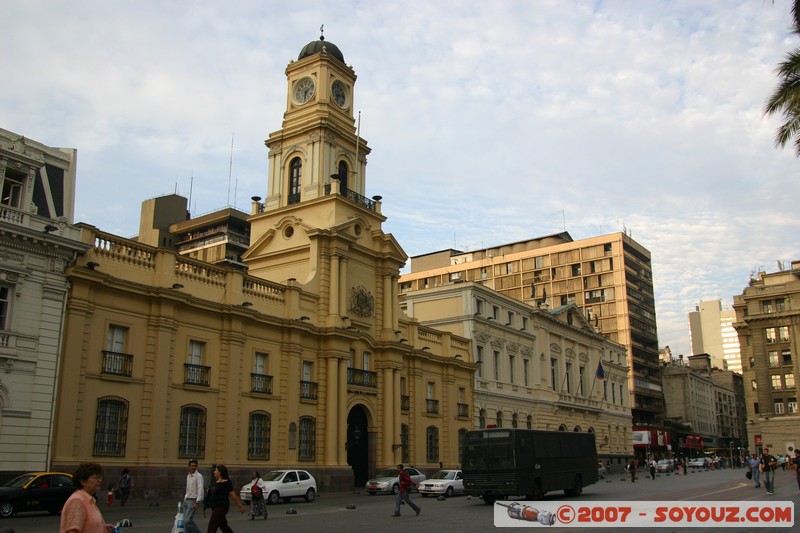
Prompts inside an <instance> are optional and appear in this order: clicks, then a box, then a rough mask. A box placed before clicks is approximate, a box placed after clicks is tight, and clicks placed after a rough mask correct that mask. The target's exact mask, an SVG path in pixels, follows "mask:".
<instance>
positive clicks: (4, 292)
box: [0, 129, 87, 480]
mask: <svg viewBox="0 0 800 533" xmlns="http://www.w3.org/2000/svg"><path fill="white" fill-rule="evenodd" d="M76 158H77V152H76V150H74V149H72V148H54V147H50V146H46V145H44V144H42V143H40V142H37V141H34V140H32V139H28V138H26V137H24V136H22V135H19V134H16V133H12V132H10V131H7V130H3V129H0V191H1V192H2V194H0V368H2V369H3V372H2V373H0V480H7V479H9V478H12V477H14V476H16V475H17V474H21V473H23V472H30V471H37V470H47V468H48V467H49V465H50V457H51V448H50V441H51V438H52V420H53V403H54V401H55V397H56V379H57V375H58V372H59V369H60V368H61V365H62V363H61V358H60V354H61V337H62V335H63V331H64V306H65V303H66V299H67V291H68V288H69V283H68V282H67V276H66V274H65V271H66V269H67V267H69V266H70V265H71V264H73V263H74V262H75V260H76V258H77V256H78V254H79V253H81V252H82V251H83V250H85V249H86V248H87V246H86V245H84V244H83V243H82V242H80V241H79V240H78V239H79V237H80V232H79V230H78V229H77V228H76V227H75V226H73V225H72V222H73V221H72V217H73V209H74V204H75V168H76V164H77V161H76Z"/></svg>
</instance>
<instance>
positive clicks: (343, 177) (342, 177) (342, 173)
mask: <svg viewBox="0 0 800 533" xmlns="http://www.w3.org/2000/svg"><path fill="white" fill-rule="evenodd" d="M347 185H348V184H347V163H345V162H344V161H339V194H341V195H343V196H345V195H347Z"/></svg>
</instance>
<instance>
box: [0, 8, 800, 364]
mask: <svg viewBox="0 0 800 533" xmlns="http://www.w3.org/2000/svg"><path fill="white" fill-rule="evenodd" d="M2 11H3V16H2V17H0V50H3V53H2V55H0V65H2V67H3V71H4V75H3V76H2V77H0V127H2V128H4V129H6V130H10V131H12V132H14V133H18V134H20V135H24V136H26V137H29V138H31V139H34V140H36V141H38V142H41V143H44V144H46V145H48V146H58V147H70V148H76V149H77V152H78V157H77V159H78V164H77V198H76V205H75V213H76V215H75V222H86V223H89V224H92V225H94V226H97V227H98V228H100V229H102V230H103V231H108V232H111V233H114V234H117V235H121V236H125V237H130V236H134V235H136V234H137V233H138V220H139V213H140V206H141V202H142V201H144V200H146V199H148V198H153V197H156V196H161V195H165V194H172V193H175V192H177V193H179V194H182V195H184V196H187V197H188V196H190V195H191V205H190V209H191V212H192V214H193V216H198V215H201V214H204V213H208V212H211V211H214V210H216V209H220V208H222V207H226V206H229V205H232V206H235V207H237V208H239V209H241V210H243V211H247V212H249V209H250V208H249V203H250V200H249V199H250V197H251V196H262V197H265V196H266V191H267V150H266V147H265V146H264V140H265V139H266V138H267V137H268V136H269V134H270V133H271V132H274V131H276V130H278V129H280V127H281V121H282V119H283V112H284V111H285V108H286V99H287V96H286V92H287V82H286V76H285V69H286V66H287V65H288V64H289V62H290V61H292V60H296V59H297V56H298V54H299V52H300V50H301V49H302V48H303V46H305V45H306V44H307V43H309V42H311V41H314V40H316V39H318V38H319V35H320V26H321V25H323V24H324V35H325V38H326V40H327V41H330V42H332V43H334V44H336V45H337V46H338V47H339V49H340V50H341V51H342V53H343V54H344V57H345V62H346V63H347V64H348V65H352V67H353V69H354V70H355V72H356V74H357V75H358V79H357V81H356V86H355V100H354V101H355V108H356V109H357V111H360V112H361V122H360V123H361V130H360V131H361V136H362V137H363V138H365V139H366V140H367V141H368V143H369V146H370V147H371V149H372V153H371V154H370V156H369V159H368V165H367V174H366V180H367V191H366V193H367V194H366V195H367V196H373V195H381V196H382V197H383V206H382V212H383V214H384V215H386V216H387V217H388V220H387V221H386V222H385V223H384V231H386V232H388V233H392V234H393V235H394V237H395V238H396V239H397V240H398V242H399V243H400V244H401V246H402V247H403V249H404V250H405V251H406V253H407V254H408V255H409V256H415V255H420V254H425V253H429V252H433V251H437V250H441V249H446V248H456V249H459V250H463V251H469V250H475V249H480V248H484V247H489V246H495V245H499V244H504V243H510V242H515V241H519V240H524V239H529V238H534V237H538V236H542V235H548V234H551V233H556V232H560V231H563V230H566V231H568V232H569V233H570V235H572V237H573V239H575V240H579V239H584V238H589V237H593V236H597V235H605V234H609V233H614V232H619V231H625V232H627V233H629V234H630V235H631V236H632V237H633V239H634V240H636V241H637V242H638V243H640V244H641V245H643V246H644V247H646V248H647V249H648V250H650V252H651V254H652V264H653V282H654V287H655V297H656V314H657V320H658V337H659V344H660V346H661V347H664V346H666V345H668V346H670V349H671V350H672V352H673V354H687V355H688V354H690V353H691V348H690V335H689V324H688V313H689V312H691V311H694V310H695V305H696V304H697V303H698V302H699V301H701V300H717V299H719V300H721V301H722V304H723V308H724V309H729V308H730V307H731V305H732V303H733V296H734V295H738V294H741V293H742V291H743V290H744V288H745V287H746V286H747V282H748V280H749V278H750V276H751V275H752V274H753V273H754V272H758V271H765V272H775V271H777V269H778V261H783V262H785V263H786V265H787V266H788V264H789V262H790V261H791V260H797V259H800V250H798V235H800V217H798V214H799V211H800V209H799V208H798V198H800V176H798V168H800V161H799V160H798V159H796V158H795V156H794V152H793V149H792V148H791V147H789V148H787V149H783V150H780V149H776V147H775V145H774V134H775V130H776V128H777V126H778V124H779V117H764V115H763V112H762V108H763V106H764V102H765V101H766V99H767V98H768V97H769V95H770V93H771V92H772V91H773V89H774V88H775V86H776V84H777V78H776V74H775V68H776V66H777V64H778V63H779V62H780V61H781V60H782V59H783V58H784V57H785V55H786V53H787V52H788V51H790V50H792V49H794V48H796V47H800V39H798V38H797V36H795V35H794V34H792V33H791V32H790V22H791V17H790V2H789V1H788V0H774V1H772V0H740V1H734V0H719V1H715V0H702V1H698V0H687V1H681V0H676V1H663V2H662V1H655V0H648V1H640V0H607V1H568V0H553V1H546V0H492V1H489V2H486V1H483V2H478V1H475V0H461V1H447V0H441V1H430V0H428V1H418V0H403V1H402V2H401V1H397V0H385V1H381V2H378V1H367V0H355V1H353V0H340V1H338V2H319V3H314V5H311V4H306V3H297V4H294V3H290V2H277V1H273V0H261V1H259V2H254V1H252V0H248V1H240V0H226V1H224V2H222V1H216V2H211V1H203V0H198V1H194V2H177V1H169V0H167V1H164V0H160V1H152V0H139V1H137V2H124V1H119V0H117V1H113V0H111V1H109V0H97V1H91V0H71V1H69V2H66V1H57V0H47V1H44V0H4V1H3V9H2Z"/></svg>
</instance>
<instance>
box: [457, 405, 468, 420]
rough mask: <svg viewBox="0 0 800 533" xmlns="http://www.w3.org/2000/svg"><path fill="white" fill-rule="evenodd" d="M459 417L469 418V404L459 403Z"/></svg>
mask: <svg viewBox="0 0 800 533" xmlns="http://www.w3.org/2000/svg"><path fill="white" fill-rule="evenodd" d="M458 416H459V417H461V418H469V404H468V403H459V404H458Z"/></svg>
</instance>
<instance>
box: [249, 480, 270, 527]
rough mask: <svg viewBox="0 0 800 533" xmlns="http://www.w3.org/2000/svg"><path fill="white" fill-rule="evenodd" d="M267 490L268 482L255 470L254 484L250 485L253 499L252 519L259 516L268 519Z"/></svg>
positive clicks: (251, 505)
mask: <svg viewBox="0 0 800 533" xmlns="http://www.w3.org/2000/svg"><path fill="white" fill-rule="evenodd" d="M265 490H267V484H266V483H264V480H263V479H261V474H259V473H258V470H256V471H255V472H253V484H252V485H251V486H250V496H252V501H251V503H250V520H255V519H256V518H258V517H259V516H263V517H264V520H266V519H267V500H266V496H265V495H264V491H265Z"/></svg>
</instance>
